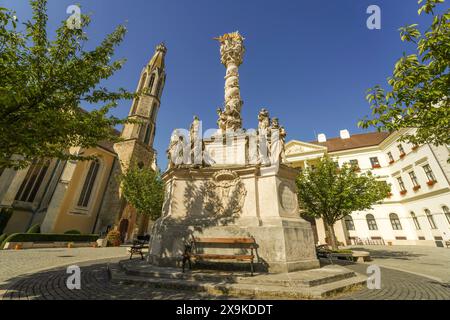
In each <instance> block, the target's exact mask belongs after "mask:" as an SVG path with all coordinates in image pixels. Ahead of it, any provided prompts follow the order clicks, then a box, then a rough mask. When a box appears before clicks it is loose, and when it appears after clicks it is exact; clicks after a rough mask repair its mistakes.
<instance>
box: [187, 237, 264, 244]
mask: <svg viewBox="0 0 450 320" xmlns="http://www.w3.org/2000/svg"><path fill="white" fill-rule="evenodd" d="M195 243H224V244H228V243H233V244H253V243H255V240H254V239H253V238H195Z"/></svg>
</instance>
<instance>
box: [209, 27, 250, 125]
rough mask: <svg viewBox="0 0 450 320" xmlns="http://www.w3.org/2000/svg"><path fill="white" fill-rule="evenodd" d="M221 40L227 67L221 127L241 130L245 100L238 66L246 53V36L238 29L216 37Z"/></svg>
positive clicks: (220, 112) (223, 61)
mask: <svg viewBox="0 0 450 320" xmlns="http://www.w3.org/2000/svg"><path fill="white" fill-rule="evenodd" d="M214 39H215V40H218V41H219V42H220V56H221V62H222V64H223V65H224V66H225V67H226V69H227V71H226V75H225V103H224V105H225V110H222V109H219V110H218V115H219V120H218V121H217V123H218V125H219V129H221V130H222V131H225V130H234V131H235V130H239V129H241V128H242V119H241V108H242V104H243V101H242V100H241V93H240V90H239V73H238V67H239V66H240V65H241V63H242V58H243V55H244V51H245V48H244V44H243V41H244V37H242V35H240V34H239V32H238V31H236V32H232V33H226V34H224V35H223V36H220V37H217V38H214Z"/></svg>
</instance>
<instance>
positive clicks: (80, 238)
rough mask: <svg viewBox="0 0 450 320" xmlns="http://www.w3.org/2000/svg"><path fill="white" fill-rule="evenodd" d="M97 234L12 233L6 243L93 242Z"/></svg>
mask: <svg viewBox="0 0 450 320" xmlns="http://www.w3.org/2000/svg"><path fill="white" fill-rule="evenodd" d="M97 239H98V234H54V233H14V234H12V235H10V236H9V237H7V238H6V239H5V241H4V242H5V244H6V242H94V241H97Z"/></svg>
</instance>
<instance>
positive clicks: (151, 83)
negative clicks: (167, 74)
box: [148, 73, 155, 93]
mask: <svg viewBox="0 0 450 320" xmlns="http://www.w3.org/2000/svg"><path fill="white" fill-rule="evenodd" d="M154 83H155V74H154V73H152V75H151V76H150V81H149V83H148V88H149V89H150V93H151V92H152V89H153V84H154Z"/></svg>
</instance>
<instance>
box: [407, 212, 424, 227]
mask: <svg viewBox="0 0 450 320" xmlns="http://www.w3.org/2000/svg"><path fill="white" fill-rule="evenodd" d="M409 214H410V216H411V219H412V220H413V222H414V226H415V227H416V230H422V227H421V226H420V223H419V219H418V218H417V216H416V213H415V212H414V211H411V212H410V213H409Z"/></svg>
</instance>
